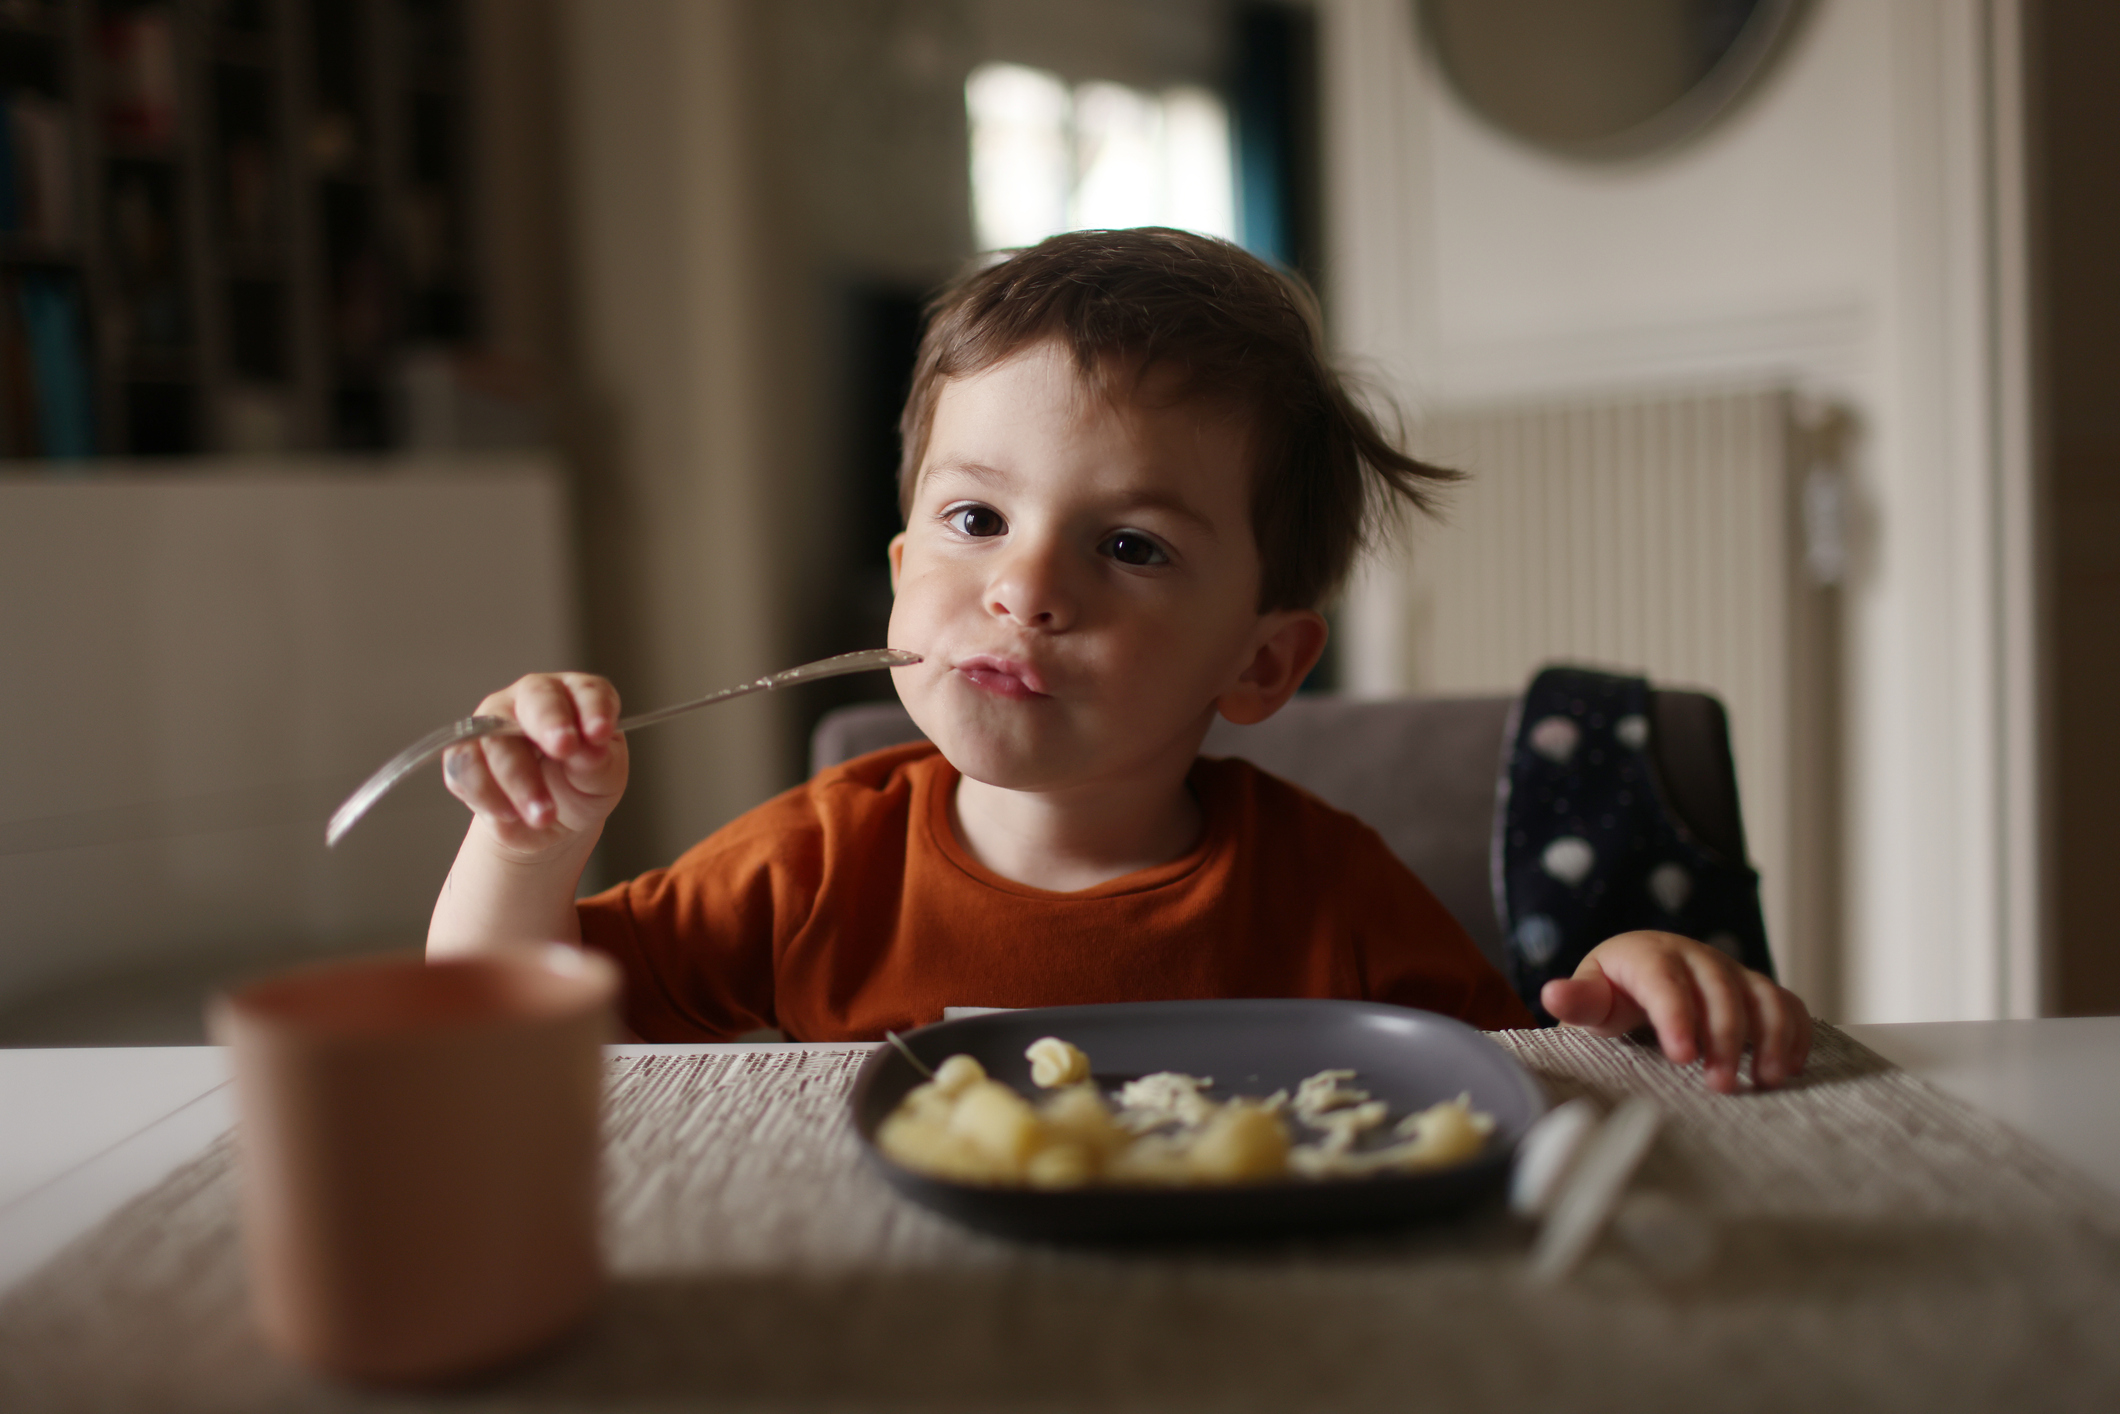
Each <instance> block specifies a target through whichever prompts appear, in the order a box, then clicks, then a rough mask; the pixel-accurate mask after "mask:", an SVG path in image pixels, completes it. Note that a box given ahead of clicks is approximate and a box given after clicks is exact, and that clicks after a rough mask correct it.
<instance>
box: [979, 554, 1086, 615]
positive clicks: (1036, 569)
mask: <svg viewBox="0 0 2120 1414" xmlns="http://www.w3.org/2000/svg"><path fill="white" fill-rule="evenodd" d="M1063 559H1064V556H1063V554H1062V552H1061V551H1060V549H1059V548H1058V547H1055V546H1048V545H1037V544H1026V545H1023V546H1021V547H1020V548H1014V549H1013V552H1012V553H1011V554H1009V555H1008V557H1007V558H1006V559H1005V560H1003V562H1002V563H1001V564H1000V566H998V572H997V573H996V574H995V575H994V577H993V579H992V580H990V581H989V582H988V584H987V612H989V613H991V614H993V615H995V616H996V617H998V618H1004V619H1010V620H1013V621H1014V622H1016V623H1018V624H1020V625H1022V626H1023V627H1025V628H1036V629H1043V630H1045V631H1046V632H1048V633H1051V632H1057V631H1059V630H1061V629H1064V628H1066V627H1068V626H1069V625H1070V624H1072V623H1073V622H1074V619H1075V599H1074V595H1073V594H1072V593H1071V592H1070V591H1069V589H1068V586H1067V571H1066V566H1065V564H1064V563H1063Z"/></svg>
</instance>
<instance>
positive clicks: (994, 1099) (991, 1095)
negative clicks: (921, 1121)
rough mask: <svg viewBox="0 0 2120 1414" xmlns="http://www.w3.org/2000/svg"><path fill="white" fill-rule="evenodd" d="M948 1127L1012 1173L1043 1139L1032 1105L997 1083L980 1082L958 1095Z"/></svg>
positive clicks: (1018, 1168) (990, 1081) (995, 1081)
mask: <svg viewBox="0 0 2120 1414" xmlns="http://www.w3.org/2000/svg"><path fill="white" fill-rule="evenodd" d="M949 1128H950V1133H952V1134H954V1135H956V1136H958V1137H959V1138H961V1139H963V1140H964V1141H965V1142H966V1143H968V1144H970V1145H971V1146H972V1147H973V1148H974V1149H977V1150H978V1151H979V1152H980V1153H982V1154H985V1155H986V1156H987V1157H988V1158H991V1159H993V1160H995V1161H996V1162H997V1163H1000V1164H1002V1165H1004V1166H1006V1167H1007V1169H1008V1170H1009V1171H1011V1172H1015V1171H1019V1170H1020V1169H1021V1168H1022V1167H1023V1163H1024V1161H1025V1160H1026V1159H1028V1158H1030V1156H1031V1155H1032V1154H1033V1153H1035V1152H1037V1150H1038V1147H1039V1144H1040V1141H1041V1139H1042V1138H1043V1135H1042V1133H1041V1129H1042V1126H1040V1124H1039V1123H1038V1112H1037V1111H1036V1110H1034V1109H1032V1108H1031V1102H1030V1101H1028V1100H1026V1099H1024V1098H1023V1097H1022V1096H1021V1095H1019V1094H1017V1093H1016V1092H1015V1091H1013V1090H1011V1089H1009V1088H1008V1086H1006V1085H1003V1084H1002V1083H1001V1082H1000V1081H998V1080H981V1081H977V1082H975V1083H974V1084H973V1085H972V1086H971V1087H970V1088H969V1089H967V1090H966V1091H965V1092H964V1093H963V1094H962V1095H959V1096H958V1097H957V1108H956V1109H955V1110H954V1111H952V1112H951V1114H950V1126H949Z"/></svg>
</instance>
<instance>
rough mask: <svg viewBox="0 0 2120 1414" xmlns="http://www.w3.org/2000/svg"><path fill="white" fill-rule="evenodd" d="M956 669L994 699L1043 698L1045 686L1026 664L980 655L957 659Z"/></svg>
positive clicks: (1021, 700) (1025, 700)
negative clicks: (994, 696)
mask: <svg viewBox="0 0 2120 1414" xmlns="http://www.w3.org/2000/svg"><path fill="white" fill-rule="evenodd" d="M956 668H957V671H958V672H960V673H963V674H964V675H965V676H966V677H967V678H970V679H971V681H972V685H973V686H975V687H983V688H985V689H986V690H987V691H988V692H991V693H993V694H994V695H996V696H997V697H1006V698H1010V699H1012V700H1014V701H1017V702H1028V701H1030V700H1031V699H1032V698H1034V697H1044V696H1045V695H1046V693H1045V684H1044V683H1043V682H1042V681H1041V680H1040V679H1039V677H1038V675H1037V673H1035V672H1033V671H1032V670H1031V669H1030V667H1029V666H1028V665H1027V664H1023V663H1017V662H1013V661H1011V660H1010V659H1007V658H995V657H990V656H988V655H986V654H981V655H979V656H978V657H976V658H965V659H961V660H959V662H958V663H957V664H956Z"/></svg>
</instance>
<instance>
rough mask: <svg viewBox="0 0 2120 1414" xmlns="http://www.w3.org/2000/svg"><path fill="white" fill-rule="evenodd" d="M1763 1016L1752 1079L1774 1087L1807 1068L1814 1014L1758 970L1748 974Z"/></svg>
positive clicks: (1754, 1046)
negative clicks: (1805, 1063) (1805, 1066)
mask: <svg viewBox="0 0 2120 1414" xmlns="http://www.w3.org/2000/svg"><path fill="white" fill-rule="evenodd" d="M1745 981H1746V983H1747V984H1748V987H1749V990H1750V992H1751V994H1752V999H1753V1000H1752V1004H1753V1008H1754V1010H1755V1012H1756V1013H1757V1015H1758V1017H1759V1021H1758V1026H1757V1029H1756V1031H1755V1034H1754V1037H1753V1041H1752V1079H1753V1082H1754V1083H1755V1084H1757V1085H1759V1086H1760V1087H1761V1088H1763V1089H1772V1088H1774V1087H1775V1086H1777V1085H1779V1084H1781V1083H1782V1082H1783V1081H1785V1080H1787V1079H1788V1078H1789V1077H1790V1076H1792V1075H1794V1074H1796V1073H1797V1072H1798V1071H1800V1070H1802V1069H1803V1063H1804V1060H1805V1058H1806V1057H1807V1056H1808V1055H1809V1053H1810V1049H1811V1017H1810V1013H1809V1012H1808V1011H1807V1010H1806V1009H1805V1008H1804V1006H1803V1004H1802V1003H1801V1002H1799V1001H1798V1000H1797V999H1796V995H1795V993H1793V992H1790V991H1788V990H1786V989H1784V988H1781V987H1777V986H1776V985H1774V983H1773V982H1772V981H1771V980H1769V979H1768V978H1766V977H1762V976H1761V975H1760V974H1759V973H1757V972H1749V973H1747V974H1746V975H1745Z"/></svg>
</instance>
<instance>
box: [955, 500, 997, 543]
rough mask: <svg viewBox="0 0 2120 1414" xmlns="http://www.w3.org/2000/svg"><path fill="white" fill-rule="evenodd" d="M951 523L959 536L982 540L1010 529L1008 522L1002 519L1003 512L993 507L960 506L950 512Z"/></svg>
mask: <svg viewBox="0 0 2120 1414" xmlns="http://www.w3.org/2000/svg"><path fill="white" fill-rule="evenodd" d="M949 521H950V524H951V525H952V526H954V527H956V529H957V531H958V533H959V534H961V535H971V536H975V537H978V538H980V539H984V538H986V537H987V536H989V535H999V534H1000V533H1001V532H1002V531H1004V530H1007V529H1008V522H1007V521H1005V520H1003V519H1002V518H1001V512H999V511H997V510H995V509H994V508H993V507H991V506H959V507H958V508H957V509H956V510H954V511H951V512H950V514H949Z"/></svg>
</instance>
